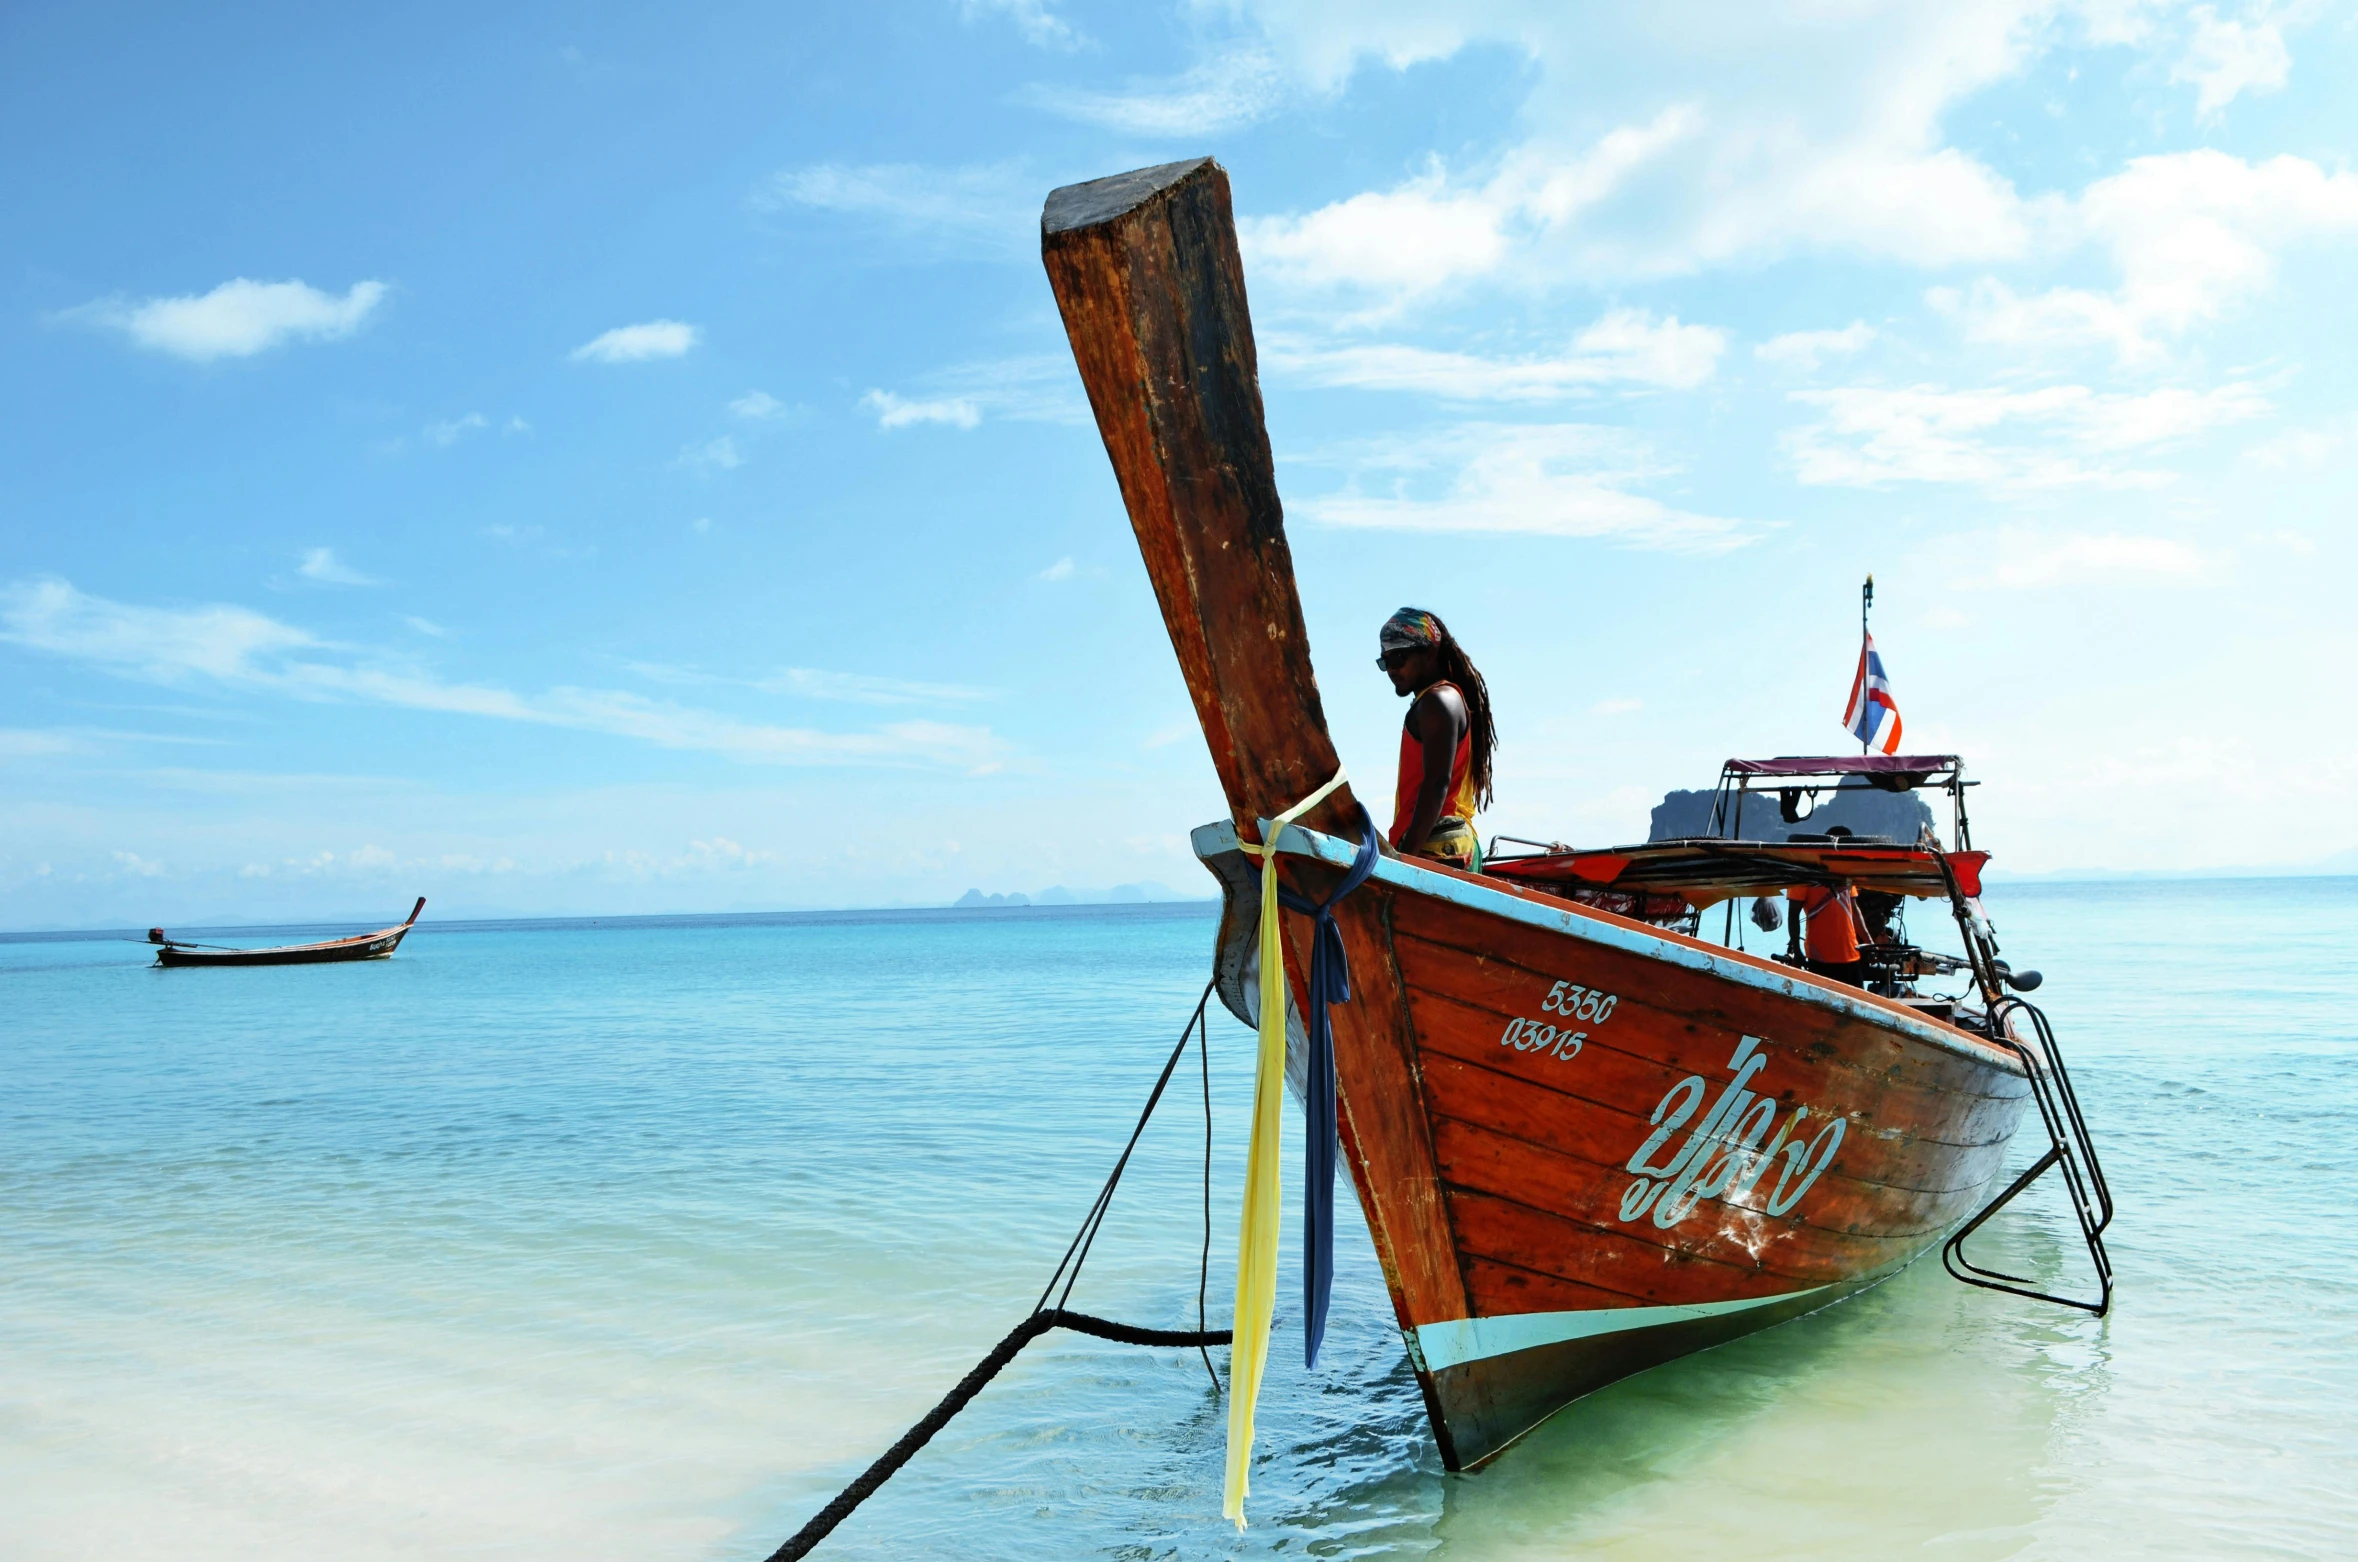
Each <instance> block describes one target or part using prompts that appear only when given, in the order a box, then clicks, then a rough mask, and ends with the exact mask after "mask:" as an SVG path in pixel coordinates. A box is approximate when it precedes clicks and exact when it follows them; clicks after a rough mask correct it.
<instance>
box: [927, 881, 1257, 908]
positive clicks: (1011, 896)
mask: <svg viewBox="0 0 2358 1562" xmlns="http://www.w3.org/2000/svg"><path fill="white" fill-rule="evenodd" d="M1211 898H1212V897H1211V896H1209V895H1182V894H1180V893H1179V892H1178V891H1177V890H1175V889H1173V888H1171V886H1169V885H1168V884H1158V883H1156V882H1155V881H1154V880H1152V879H1148V880H1146V881H1145V882H1143V883H1139V884H1116V885H1115V886H1114V887H1113V888H1111V889H1079V890H1076V889H1066V888H1065V887H1064V886H1063V885H1061V884H1051V885H1049V886H1048V887H1047V888H1046V889H1044V890H1042V891H1040V892H1039V893H1038V894H1036V895H1026V894H1024V893H1023V892H1022V891H1020V890H1017V891H1012V892H1010V893H1007V894H1002V895H986V894H984V893H983V892H982V891H981V890H979V889H970V890H968V891H967V892H966V893H965V894H963V895H961V896H959V897H958V898H957V899H956V900H953V901H951V902H950V905H951V906H952V907H953V908H958V907H965V908H968V909H975V908H990V907H997V908H999V909H1001V910H1005V909H1008V908H1011V907H1016V906H1142V905H1147V904H1149V903H1152V902H1156V901H1177V900H1209V899H1211Z"/></svg>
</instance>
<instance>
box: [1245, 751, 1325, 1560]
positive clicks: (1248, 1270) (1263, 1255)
mask: <svg viewBox="0 0 2358 1562" xmlns="http://www.w3.org/2000/svg"><path fill="white" fill-rule="evenodd" d="M1342 784H1343V772H1342V771H1340V770H1338V771H1336V772H1335V778H1334V779H1333V780H1332V781H1329V782H1328V783H1327V784H1326V785H1324V786H1322V787H1320V788H1319V789H1318V790H1317V791H1315V792H1313V793H1311V794H1310V795H1309V796H1308V797H1305V798H1303V799H1302V800H1301V801H1300V802H1298V803H1296V804H1294V806H1293V807H1291V808H1289V809H1287V810H1286V811H1285V812H1284V813H1281V814H1279V815H1278V816H1277V817H1276V818H1274V819H1272V820H1270V821H1269V823H1268V825H1267V826H1266V829H1265V833H1264V835H1263V836H1262V841H1261V844H1260V845H1258V846H1254V845H1251V844H1250V843H1247V842H1242V841H1240V842H1238V843H1237V844H1238V845H1239V846H1241V847H1242V848H1243V849H1244V850H1245V851H1247V852H1249V853H1251V854H1252V855H1253V856H1256V857H1258V858H1260V859H1261V1044H1260V1049H1259V1060H1258V1062H1257V1064H1256V1066H1255V1068H1254V1070H1253V1133H1252V1140H1251V1147H1250V1148H1249V1149H1248V1150H1247V1151H1246V1153H1245V1191H1244V1214H1243V1216H1242V1217H1241V1218H1240V1220H1239V1222H1238V1229H1237V1234H1236V1311H1235V1318H1234V1322H1233V1323H1232V1324H1231V1327H1232V1328H1233V1329H1234V1330H1235V1343H1234V1344H1233V1345H1231V1346H1230V1347H1229V1354H1228V1478H1227V1481H1226V1483H1225V1484H1224V1485H1223V1486H1222V1488H1221V1493H1220V1514H1221V1517H1223V1518H1229V1519H1234V1520H1235V1521H1236V1527H1237V1528H1238V1529H1240V1530H1241V1529H1243V1528H1244V1527H1245V1516H1244V1500H1245V1494H1246V1493H1247V1492H1248V1491H1250V1490H1251V1489H1252V1463H1253V1408H1254V1406H1255V1405H1256V1404H1257V1403H1258V1402H1259V1400H1260V1398H1261V1375H1262V1372H1263V1370H1264V1369H1265V1368H1266V1367H1267V1366H1268V1364H1269V1322H1270V1318H1271V1316H1272V1315H1273V1314H1274V1312H1275V1311H1276V1308H1277V1226H1278V1216H1279V1206H1278V1175H1277V1173H1278V1164H1277V1159H1278V1150H1277V1145H1278V1113H1279V1109H1280V1108H1281V1107H1282V1106H1283V1104H1284V1097H1285V941H1284V939H1283V938H1282V937H1281V936H1280V929H1279V927H1278V920H1277V838H1278V836H1280V835H1282V834H1283V833H1284V832H1285V827H1286V826H1287V825H1289V824H1291V823H1293V822H1294V820H1296V819H1298V818H1300V817H1301V816H1302V815H1303V814H1305V813H1308V812H1309V811H1310V810H1311V809H1312V808H1315V807H1316V806H1317V805H1318V804H1320V803H1322V802H1324V801H1326V799H1327V797H1328V796H1329V794H1331V793H1332V792H1333V791H1334V790H1335V788H1337V787H1339V786H1341V785H1342Z"/></svg>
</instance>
